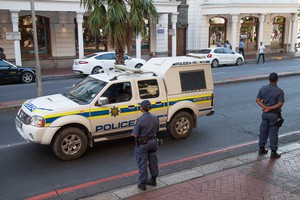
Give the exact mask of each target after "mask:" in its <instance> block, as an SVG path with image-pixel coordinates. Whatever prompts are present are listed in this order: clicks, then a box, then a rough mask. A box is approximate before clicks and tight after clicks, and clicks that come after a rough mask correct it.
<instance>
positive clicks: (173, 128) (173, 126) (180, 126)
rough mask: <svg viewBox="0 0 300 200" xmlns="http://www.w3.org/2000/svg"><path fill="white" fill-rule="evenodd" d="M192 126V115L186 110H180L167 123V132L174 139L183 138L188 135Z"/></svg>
mask: <svg viewBox="0 0 300 200" xmlns="http://www.w3.org/2000/svg"><path fill="white" fill-rule="evenodd" d="M193 127H194V120H193V117H192V116H191V115H190V114H189V113H188V112H185V111H181V112H179V113H177V114H176V115H175V116H173V117H172V119H171V121H170V122H169V123H168V132H169V133H170V135H171V136H172V137H173V138H175V139H183V138H186V137H188V136H189V135H190V133H191V132H192V130H193Z"/></svg>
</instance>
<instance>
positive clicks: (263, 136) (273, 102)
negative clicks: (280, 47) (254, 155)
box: [256, 72, 284, 159]
mask: <svg viewBox="0 0 300 200" xmlns="http://www.w3.org/2000/svg"><path fill="white" fill-rule="evenodd" d="M269 81H270V84H269V85H265V86H263V87H262V88H260V90H259V92H258V94H257V97H256V102H257V104H258V105H259V106H260V107H262V111H263V113H262V122H261V125H260V133H259V142H258V145H259V152H258V154H259V155H264V154H267V153H268V150H266V149H265V145H266V143H267V140H268V138H269V141H270V149H271V151H272V152H271V156H270V158H272V159H277V158H280V154H278V153H277V149H278V130H279V127H280V126H281V124H280V122H283V121H280V120H278V119H282V117H281V107H282V106H283V104H284V93H283V90H282V89H280V88H279V87H277V82H278V75H277V74H276V73H274V72H273V73H271V74H270V75H269Z"/></svg>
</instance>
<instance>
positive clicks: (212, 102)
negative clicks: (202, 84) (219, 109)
mask: <svg viewBox="0 0 300 200" xmlns="http://www.w3.org/2000/svg"><path fill="white" fill-rule="evenodd" d="M213 106H214V93H212V94H211V107H213Z"/></svg>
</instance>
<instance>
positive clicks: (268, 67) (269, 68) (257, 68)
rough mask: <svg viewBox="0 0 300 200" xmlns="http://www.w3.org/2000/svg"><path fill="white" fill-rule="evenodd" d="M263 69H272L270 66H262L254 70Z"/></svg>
mask: <svg viewBox="0 0 300 200" xmlns="http://www.w3.org/2000/svg"><path fill="white" fill-rule="evenodd" d="M265 69H272V67H262V68H257V69H256V70H265Z"/></svg>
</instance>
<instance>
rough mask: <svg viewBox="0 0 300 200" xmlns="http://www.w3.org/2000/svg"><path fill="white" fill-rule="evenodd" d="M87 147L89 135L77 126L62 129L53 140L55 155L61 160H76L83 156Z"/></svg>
mask: <svg viewBox="0 0 300 200" xmlns="http://www.w3.org/2000/svg"><path fill="white" fill-rule="evenodd" d="M86 148H87V137H86V135H85V134H84V132H83V131H82V130H81V129H79V128H76V127H67V128H64V129H61V130H60V131H59V132H58V133H57V135H56V136H55V138H54V140H53V142H52V149H53V152H54V153H55V155H56V156H57V157H58V158H59V159H61V160H74V159H76V158H79V157H80V156H82V155H83V154H84V153H85V151H86Z"/></svg>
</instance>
